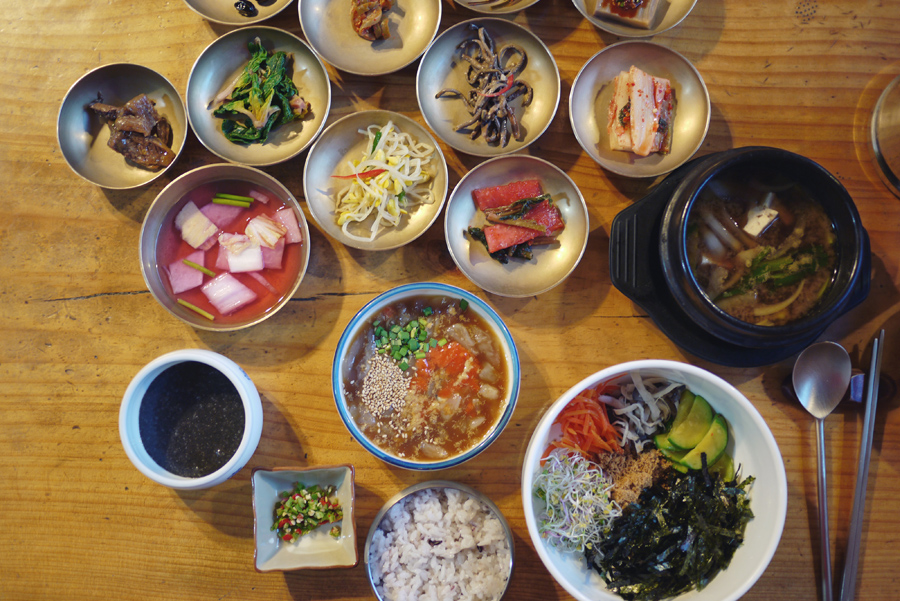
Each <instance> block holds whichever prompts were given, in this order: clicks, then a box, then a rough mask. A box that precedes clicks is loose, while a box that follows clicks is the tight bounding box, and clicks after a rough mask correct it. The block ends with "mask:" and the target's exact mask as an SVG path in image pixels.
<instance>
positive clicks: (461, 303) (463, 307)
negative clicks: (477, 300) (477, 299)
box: [459, 299, 469, 311]
mask: <svg viewBox="0 0 900 601" xmlns="http://www.w3.org/2000/svg"><path fill="white" fill-rule="evenodd" d="M459 308H460V309H461V310H463V311H465V310H466V309H468V308H469V301H467V300H466V299H462V300H461V301H459Z"/></svg>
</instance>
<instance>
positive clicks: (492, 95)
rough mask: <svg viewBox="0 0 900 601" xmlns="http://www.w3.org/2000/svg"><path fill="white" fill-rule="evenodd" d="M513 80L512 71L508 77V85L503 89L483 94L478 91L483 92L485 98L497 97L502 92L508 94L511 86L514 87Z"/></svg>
mask: <svg viewBox="0 0 900 601" xmlns="http://www.w3.org/2000/svg"><path fill="white" fill-rule="evenodd" d="M513 81H514V78H513V74H512V73H510V74H509V76H507V78H506V87H504V88H503V89H502V90H498V91H496V92H492V93H491V94H482V93H481V92H478V93H479V94H481V95H482V96H484V97H485V98H496V97H497V96H500V95H502V94H506V93H507V92H509V90H510V88H512V87H513Z"/></svg>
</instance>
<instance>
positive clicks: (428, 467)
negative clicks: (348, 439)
mask: <svg viewBox="0 0 900 601" xmlns="http://www.w3.org/2000/svg"><path fill="white" fill-rule="evenodd" d="M434 293H437V294H446V295H451V296H458V297H461V298H463V299H465V300H466V301H468V302H469V305H470V308H471V305H473V304H474V305H476V306H477V307H478V308H479V309H480V311H481V314H482V316H483V317H485V318H486V319H487V320H488V321H489V322H491V323H492V324H493V325H494V327H495V328H496V332H497V334H498V336H499V338H500V342H501V346H502V347H503V348H505V350H506V351H507V353H508V355H509V358H508V361H509V364H510V365H511V366H512V373H510V374H509V376H510V382H509V392H508V394H507V397H508V399H509V400H508V402H507V405H506V408H505V409H504V410H503V414H502V415H501V416H500V418H499V419H498V420H497V424H496V425H495V426H494V428H493V430H491V431H490V432H489V433H488V435H487V436H485V437H484V439H482V440H481V441H480V442H479V443H478V444H477V445H475V446H474V447H472V448H470V449H469V450H467V451H466V452H464V453H462V454H460V455H456V456H454V457H450V458H448V459H444V460H442V461H435V462H424V463H419V462H412V461H406V460H404V459H400V458H399V457H395V456H394V455H391V454H389V453H387V452H385V451H383V450H382V449H380V448H378V447H377V446H375V445H374V444H373V443H372V442H371V441H370V440H369V439H368V438H366V437H365V436H364V435H363V434H362V432H361V431H360V430H359V428H358V427H357V425H356V422H355V421H354V420H353V417H352V416H351V415H349V412H348V410H347V406H346V402H345V400H344V398H343V394H342V391H343V372H342V367H343V361H342V360H343V359H344V355H345V353H346V349H347V347H348V346H349V345H350V343H351V342H352V341H353V338H354V337H355V335H356V332H357V330H358V329H359V327H360V325H361V324H362V323H363V321H364V320H365V319H366V318H368V317H369V315H370V314H371V313H373V312H374V310H375V309H376V308H377V307H379V306H380V305H383V304H386V301H387V300H388V299H389V298H397V299H399V298H405V297H407V296H411V295H413V294H434ZM520 380H521V368H520V365H519V352H518V350H517V349H516V343H515V341H514V340H513V337H512V334H511V333H510V331H509V329H508V328H507V327H506V324H505V323H504V322H503V320H502V319H501V318H500V315H498V314H497V312H496V311H494V309H493V308H491V306H490V305H488V304H487V303H486V302H485V301H483V300H481V299H480V298H479V297H477V296H475V295H474V294H472V293H471V292H468V291H467V290H463V289H462V288H458V287H456V286H452V285H450V284H442V283H440V282H417V283H413V284H404V285H401V286H397V287H396V288H391V289H390V290H387V291H385V292H382V293H381V294H379V295H378V296H376V297H375V298H373V299H372V300H370V301H369V302H367V303H366V304H365V305H363V307H362V308H361V309H360V310H359V311H357V312H356V314H355V315H354V316H353V317H352V318H351V319H350V321H349V323H347V326H346V327H345V328H344V331H343V332H342V333H341V337H340V339H339V340H338V343H337V346H336V347H335V350H334V359H333V361H332V364H331V393H332V396H333V397H334V403H335V406H336V407H337V410H338V414H339V415H340V417H341V421H342V422H344V426H345V427H346V428H347V430H348V431H349V432H350V435H351V436H353V438H354V439H356V441H357V442H358V443H359V444H361V445H362V446H363V448H365V449H366V450H367V451H368V452H369V453H371V454H372V455H373V456H375V457H376V458H378V459H381V460H382V461H384V462H385V463H388V464H390V465H393V466H396V467H400V468H404V469H408V470H412V471H436V470H441V469H446V468H449V467H455V466H457V465H460V464H462V463H465V462H466V461H469V460H470V459H472V458H474V457H475V456H477V455H479V454H480V453H481V452H482V451H484V450H485V449H487V448H488V447H489V446H491V444H493V443H494V441H495V440H496V439H497V438H498V437H499V436H500V434H501V433H502V432H503V431H504V430H505V428H506V425H507V424H508V423H509V420H510V419H511V418H512V414H513V411H514V410H515V408H516V403H517V401H518V398H519V385H520Z"/></svg>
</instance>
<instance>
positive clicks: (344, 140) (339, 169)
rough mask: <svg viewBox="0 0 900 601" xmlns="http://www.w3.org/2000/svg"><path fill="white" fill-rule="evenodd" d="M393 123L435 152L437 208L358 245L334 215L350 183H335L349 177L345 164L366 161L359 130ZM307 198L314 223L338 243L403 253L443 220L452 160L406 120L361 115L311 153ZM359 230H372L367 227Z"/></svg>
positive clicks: (417, 212)
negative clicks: (338, 196)
mask: <svg viewBox="0 0 900 601" xmlns="http://www.w3.org/2000/svg"><path fill="white" fill-rule="evenodd" d="M388 121H393V122H394V125H396V126H397V128H398V129H399V130H400V131H402V132H404V133H408V134H410V135H411V136H413V137H414V138H415V139H416V140H418V141H419V142H426V143H428V144H431V145H432V146H433V147H434V158H432V162H431V167H430V169H431V171H432V172H433V180H432V182H431V190H432V193H433V194H434V202H433V203H432V204H430V205H428V204H422V205H419V206H417V207H413V208H412V209H411V210H410V212H409V214H408V215H405V216H404V217H403V218H402V220H401V222H400V223H399V224H398V225H396V226H394V227H389V228H384V229H382V230H381V232H379V233H378V235H377V236H375V239H374V240H371V241H360V240H355V239H353V238H350V237H349V236H347V235H346V234H344V231H343V230H342V229H341V226H339V225H338V224H337V213H336V212H335V210H334V208H335V202H334V198H335V196H336V194H337V193H338V191H339V190H340V189H341V188H342V187H343V186H346V185H347V184H346V183H345V182H346V180H336V179H334V178H333V177H332V176H333V175H338V174H346V173H348V172H349V171H348V168H347V167H346V163H347V162H348V161H350V160H358V159H359V158H360V157H362V156H363V154H364V150H365V148H366V146H367V144H368V138H366V136H365V135H364V134H360V133H359V132H360V130H362V131H365V129H366V128H367V127H368V126H369V125H373V124H374V125H379V126H383V125H385V124H386V123H387V122H388ZM341 182H344V183H341ZM303 195H304V196H305V197H306V204H307V206H309V212H310V213H311V214H312V216H313V219H315V221H316V223H318V224H319V227H320V228H322V230H323V231H325V233H327V234H328V235H329V236H331V237H332V238H334V239H335V240H338V241H340V242H342V243H343V244H346V245H347V246H350V247H352V248H359V249H362V250H389V249H393V248H398V247H400V246H403V245H405V244H409V243H410V242H412V241H413V240H415V239H416V238H418V237H419V236H421V235H422V234H424V233H425V232H426V231H427V230H428V228H430V227H431V225H432V224H433V223H434V222H435V221H436V220H437V218H438V215H440V214H441V208H442V207H443V206H444V201H445V200H446V198H447V160H446V159H445V158H444V153H443V151H441V147H440V145H439V144H438V143H437V140H435V139H434V136H432V135H431V133H430V132H429V131H428V128H426V127H424V126H422V125H419V123H417V122H416V121H414V120H413V119H411V118H409V117H407V116H406V115H402V114H400V113H394V112H392V111H383V110H371V111H358V112H355V113H352V114H350V115H347V116H345V117H342V118H341V119H339V120H337V121H335V122H334V123H332V124H331V125H329V126H328V128H327V129H326V130H325V131H324V132H323V133H322V135H321V137H320V138H319V139H318V140H316V143H315V144H313V146H312V148H310V149H309V154H308V155H307V157H306V165H305V166H304V167H303ZM358 225H360V226H365V227H368V226H367V225H366V222H364V223H363V224H358ZM360 229H363V228H362V227H361V228H360ZM360 235H362V234H361V233H360Z"/></svg>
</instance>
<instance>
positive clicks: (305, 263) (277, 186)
mask: <svg viewBox="0 0 900 601" xmlns="http://www.w3.org/2000/svg"><path fill="white" fill-rule="evenodd" d="M223 169H236V170H239V171H240V170H246V171H251V172H253V173H254V174H256V175H257V176H258V177H261V178H262V179H265V180H266V181H267V182H268V185H269V186H271V188H273V190H272V191H273V192H278V193H279V199H280V200H282V201H285V200H286V201H290V202H286V203H285V204H288V205H289V206H290V207H291V208H292V209H294V210H296V211H297V213H298V215H297V221H298V225H299V226H300V230H301V233H302V235H303V240H301V244H302V245H303V247H304V248H302V249H301V253H302V254H303V255H304V258H303V260H302V262H301V265H300V268H299V270H298V272H297V280H296V281H295V282H294V284H293V286H292V288H291V289H290V291H286V292H285V294H284V299H283V300H282V301H281V302H280V303H278V304H276V305H273V306H272V308H271V309H270V310H268V311H266V312H264V313H263V314H261V315H260V316H259V317H258V318H257V319H254V320H252V321H250V322H247V323H237V324H227V325H224V326H221V327H214V326H210V325H207V324H206V323H204V322H201V321H199V320H198V321H197V323H192V322H189V321H187V320H185V319H184V318H183V317H182V316H181V315H179V314H178V313H175V312H174V311H172V310H171V309H170V308H169V307H168V306H167V305H166V304H165V303H163V302H162V300H160V299H159V298H157V296H156V293H155V292H154V291H153V287H152V286H151V285H150V278H149V275H148V273H147V269H148V268H149V266H148V265H147V263H146V261H145V258H146V257H144V256H143V253H142V252H141V249H142V248H143V241H144V236H145V235H147V231H146V230H147V217H148V216H149V215H150V214H151V213H152V212H153V209H154V207H155V206H156V203H157V201H159V199H160V198H161V197H162V196H163V194H165V193H166V191H167V190H169V189H170V188H172V187H174V186H175V185H176V184H178V183H180V182H181V181H182V180H183V179H185V178H187V177H188V176H191V175H195V174H196V173H198V172H202V171H211V172H214V171H221V170H223ZM230 179H239V176H234V177H230ZM213 181H217V180H211V179H207V180H204V181H202V182H201V183H199V184H197V186H200V185H203V184H206V183H210V182H213ZM197 186H195V188H196V187H197ZM192 189H193V188H192ZM282 193H283V194H284V196H282ZM175 202H176V203H177V202H178V201H177V200H176V201H175ZM172 204H173V206H174V204H175V203H172ZM169 209H171V207H169V208H168V209H167V211H168V210H169ZM138 245H139V246H138V254H139V255H140V259H141V276H142V277H143V278H144V285H146V286H147V290H149V291H150V294H151V295H152V296H153V298H154V299H155V300H156V302H157V303H159V305H160V306H161V307H163V308H164V309H165V310H166V311H168V312H169V314H171V315H173V316H174V317H176V318H177V319H178V320H179V321H181V322H183V323H185V324H187V325H189V326H191V327H193V328H196V329H198V330H206V331H208V332H234V331H237V330H243V329H244V328H249V327H250V326H255V325H257V324H259V323H261V322H263V321H265V320H266V319H269V318H270V317H272V316H273V315H275V314H276V313H278V312H279V311H280V310H281V309H283V308H284V306H285V305H286V304H287V303H288V302H289V301H290V300H291V297H292V296H293V295H294V293H295V292H297V289H298V288H299V287H300V284H301V283H302V282H303V278H304V277H305V276H306V270H307V269H308V268H309V254H310V248H311V247H310V240H309V226H308V225H307V224H306V217H305V216H304V214H303V208H302V207H301V206H300V202H299V201H298V200H297V199H296V198H295V197H294V195H293V193H291V191H290V190H288V188H287V187H286V186H285V185H284V184H282V183H281V182H280V181H278V180H277V179H275V177H273V176H271V175H269V174H268V173H266V172H265V171H262V170H260V169H257V168H255V167H251V166H249V165H242V164H240V163H213V164H210V165H201V166H200V167H197V168H195V169H192V170H190V171H188V172H186V173H182V174H181V175H179V176H178V177H177V178H175V179H173V180H172V181H171V182H169V183H168V184H167V185H166V187H165V188H163V189H162V190H161V191H160V193H159V194H157V195H156V198H154V199H153V202H152V203H150V207H149V208H148V209H147V213H146V214H145V216H144V221H143V222H142V223H141V231H140V234H139V235H138ZM154 255H155V250H154ZM154 264H155V265H156V264H157V263H155V262H154Z"/></svg>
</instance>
